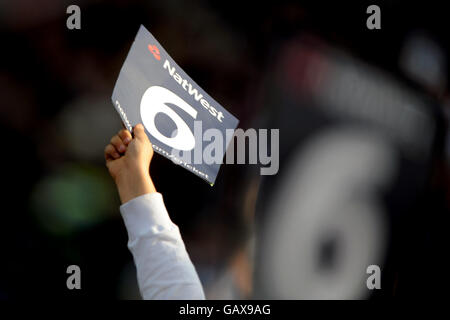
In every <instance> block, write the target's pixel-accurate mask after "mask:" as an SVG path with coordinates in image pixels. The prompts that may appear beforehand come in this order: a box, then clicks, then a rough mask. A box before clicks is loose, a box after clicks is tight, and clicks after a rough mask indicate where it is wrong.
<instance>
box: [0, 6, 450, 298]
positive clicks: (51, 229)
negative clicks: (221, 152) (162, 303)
mask: <svg viewBox="0 0 450 320" xmlns="http://www.w3.org/2000/svg"><path fill="white" fill-rule="evenodd" d="M71 4H76V5H78V6H79V7H80V8H81V30H68V29H67V28H66V19H67V18H68V17H69V15H68V14H66V8H67V7H68V6H69V5H71ZM371 4H376V5H378V6H379V7H380V8H381V29H380V30H369V29H367V27H366V20H367V18H368V17H369V14H367V13H366V9H367V7H368V6H369V5H371ZM140 24H144V25H145V26H146V28H147V29H148V30H149V31H150V32H151V33H152V34H153V35H154V36H155V37H156V38H157V39H158V40H159V42H160V43H161V44H162V45H163V46H164V47H165V49H166V50H167V52H169V54H171V56H172V57H173V58H174V59H175V61H177V63H178V64H179V65H180V66H181V67H182V68H183V69H184V70H185V71H186V72H187V73H188V74H189V75H190V76H191V77H192V78H193V79H194V80H195V81H196V82H197V83H198V84H199V85H200V86H202V88H204V89H205V90H206V91H207V92H208V93H209V94H210V95H211V96H212V97H214V98H215V99H216V100H217V101H219V102H220V103H221V104H222V105H223V106H224V107H225V108H226V109H227V110H229V111H230V112H231V113H233V114H234V115H235V116H236V117H237V118H238V119H240V124H239V126H240V127H241V128H243V129H247V128H278V129H280V144H279V148H280V161H279V163H280V170H279V172H278V174H277V175H275V176H260V175H259V168H258V167H257V166H256V165H223V166H222V168H221V171H220V173H219V176H218V178H217V180H216V185H215V186H214V187H212V188H211V187H210V186H209V185H208V184H207V183H205V182H204V181H202V180H201V179H199V178H198V177H196V176H195V175H193V174H191V173H189V172H188V171H186V170H184V169H182V168H181V167H178V166H176V165H174V163H173V162H171V161H169V160H167V159H165V158H162V157H161V156H159V155H155V157H154V160H153V163H152V177H153V180H154V181H155V185H156V188H157V189H158V191H159V192H161V193H162V194H163V196H164V199H165V203H166V206H167V208H168V211H169V213H170V215H171V217H172V220H173V221H174V222H175V223H177V224H178V225H179V227H180V230H181V233H182V236H183V237H184V240H185V243H186V247H187V249H188V252H189V254H190V256H191V259H192V261H193V263H194V265H195V266H196V268H197V271H198V273H199V276H200V279H201V281H202V283H203V285H204V288H205V293H206V296H207V298H210V299H248V298H288V299H303V298H305V299H347V298H356V299H365V298H369V299H380V298H397V297H399V298H401V297H407V298H421V297H423V298H432V297H442V296H443V294H445V292H446V290H448V277H446V273H447V270H446V265H445V264H444V263H443V261H444V259H445V257H446V252H447V250H446V249H447V243H448V238H447V235H448V232H447V231H446V230H447V227H448V220H449V219H448V213H449V210H448V209H449V204H450V197H449V196H450V194H449V188H448V187H449V182H450V180H449V174H448V169H449V165H450V143H449V141H448V139H447V138H448V136H449V134H448V128H447V122H448V117H449V115H450V96H449V57H450V51H449V49H450V47H449V44H450V43H449V40H448V36H447V31H448V30H449V29H450V28H449V27H450V26H449V19H448V16H447V14H446V11H445V10H444V6H443V5H439V4H438V3H434V2H433V1H427V2H425V3H423V2H420V3H414V2H404V1H395V0H391V1H370V2H369V1H358V2H357V1H354V2H347V1H346V2H345V4H344V3H342V2H336V1H328V2H326V1H295V2H280V3H278V2H267V3H263V2H256V3H245V2H243V1H221V2H213V1H206V0H196V1H175V0H165V1H137V0H116V1H106V0H92V1H88V0H86V1H64V0H44V1H39V3H37V2H36V1H31V0H16V1H6V0H1V1H0V35H1V39H2V50H1V60H0V88H1V98H2V101H1V107H0V123H1V127H2V132H3V137H2V145H3V147H2V150H3V156H2V176H3V179H2V181H3V183H2V187H1V190H2V191H1V192H2V199H3V206H2V210H1V211H2V219H1V222H0V299H17V298H21V297H30V296H31V297H39V298H62V297H64V298H96V299H97V298H113V299H139V298H140V296H139V291H138V288H137V282H136V274H135V272H136V271H135V268H134V264H133V261H132V256H131V254H130V253H129V251H128V249H127V247H126V244H127V235H126V230H125V228H124V225H123V222H122V220H121V217H120V214H119V205H120V203H119V199H118V195H117V193H116V190H115V187H114V185H113V181H112V179H111V178H110V177H109V175H108V172H107V170H106V168H105V165H104V158H103V149H104V146H105V145H106V144H107V143H108V141H109V139H110V137H111V136H112V135H113V134H115V133H116V132H117V131H118V130H119V129H120V128H121V122H120V118H119V116H118V114H117V113H116V111H115V110H114V107H113V105H112V103H111V98H110V97H111V93H112V89H113V87H114V83H115V80H116V78H117V76H118V74H119V71H120V68H121V66H122V63H123V62H124V60H125V57H126V55H127V52H128V50H129V48H130V46H131V43H132V41H133V39H134V37H135V35H136V33H137V30H138V28H139V25H140ZM72 264H75V265H78V266H80V268H81V286H82V289H81V290H68V289H67V287H66V279H67V277H68V275H67V274H66V268H67V267H68V266H69V265H72ZM374 264H375V265H378V266H379V267H380V268H381V272H382V274H381V282H382V285H381V289H380V290H368V289H367V287H366V279H367V277H368V276H369V275H368V274H367V273H366V269H367V267H368V266H369V265H374Z"/></svg>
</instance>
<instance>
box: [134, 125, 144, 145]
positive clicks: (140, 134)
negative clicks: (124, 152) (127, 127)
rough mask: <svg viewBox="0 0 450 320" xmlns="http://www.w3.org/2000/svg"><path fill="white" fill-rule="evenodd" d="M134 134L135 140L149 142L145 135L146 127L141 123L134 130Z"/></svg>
mask: <svg viewBox="0 0 450 320" xmlns="http://www.w3.org/2000/svg"><path fill="white" fill-rule="evenodd" d="M133 133H134V136H135V138H137V139H138V140H141V141H145V140H148V137H147V135H146V134H145V130H144V126H143V125H142V124H141V123H138V124H137V125H136V126H135V127H134V128H133Z"/></svg>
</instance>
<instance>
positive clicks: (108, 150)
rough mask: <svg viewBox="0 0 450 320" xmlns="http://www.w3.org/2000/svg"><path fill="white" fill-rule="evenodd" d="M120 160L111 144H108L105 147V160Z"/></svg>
mask: <svg viewBox="0 0 450 320" xmlns="http://www.w3.org/2000/svg"><path fill="white" fill-rule="evenodd" d="M118 158H120V154H118V153H117V151H116V148H115V147H114V146H113V145H112V144H108V145H107V146H106V147H105V160H106V161H108V160H114V159H118Z"/></svg>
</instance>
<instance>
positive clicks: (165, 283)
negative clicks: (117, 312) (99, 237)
mask: <svg viewBox="0 0 450 320" xmlns="http://www.w3.org/2000/svg"><path fill="white" fill-rule="evenodd" d="M120 213H121V214H122V217H123V220H124V222H125V226H126V228H127V231H128V248H129V249H130V251H131V253H132V255H133V259H134V263H135V264H136V269H137V279H138V284H139V290H140V292H141V295H142V297H143V298H144V299H205V295H204V293H203V288H202V285H201V283H200V280H199V278H198V275H197V272H196V271H195V268H194V265H193V264H192V262H191V260H190V258H189V255H188V253H187V251H186V248H185V246H184V243H183V240H182V238H181V235H180V231H179V229H178V227H177V226H176V225H175V224H174V223H173V222H172V221H171V220H170V217H169V214H168V213H167V210H166V207H165V206H164V202H163V198H162V195H161V194H160V193H149V194H145V195H142V196H139V197H137V198H134V199H132V200H130V201H128V202H127V203H125V204H123V205H121V206H120Z"/></svg>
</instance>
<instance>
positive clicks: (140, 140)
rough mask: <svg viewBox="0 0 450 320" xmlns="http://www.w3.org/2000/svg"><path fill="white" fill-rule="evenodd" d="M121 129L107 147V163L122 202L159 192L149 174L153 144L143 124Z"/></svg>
mask: <svg viewBox="0 0 450 320" xmlns="http://www.w3.org/2000/svg"><path fill="white" fill-rule="evenodd" d="M133 133H134V138H133V137H132V136H131V133H130V132H129V131H128V130H125V129H123V130H120V131H119V133H118V134H117V135H115V136H113V137H112V138H111V141H110V143H109V144H108V145H107V146H106V147H105V160H106V166H107V168H108V170H109V173H110V174H111V177H112V178H113V179H114V181H115V183H116V186H117V189H118V191H119V196H120V200H121V202H122V203H125V202H128V201H129V200H131V199H133V198H136V197H138V196H140V195H143V194H146V193H152V192H156V189H155V186H154V184H153V181H152V179H151V177H150V173H149V170H150V163H151V160H152V158H153V148H152V145H151V143H150V140H149V139H148V137H147V135H146V134H145V130H144V126H143V125H142V124H138V125H136V126H135V127H134V129H133Z"/></svg>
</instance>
